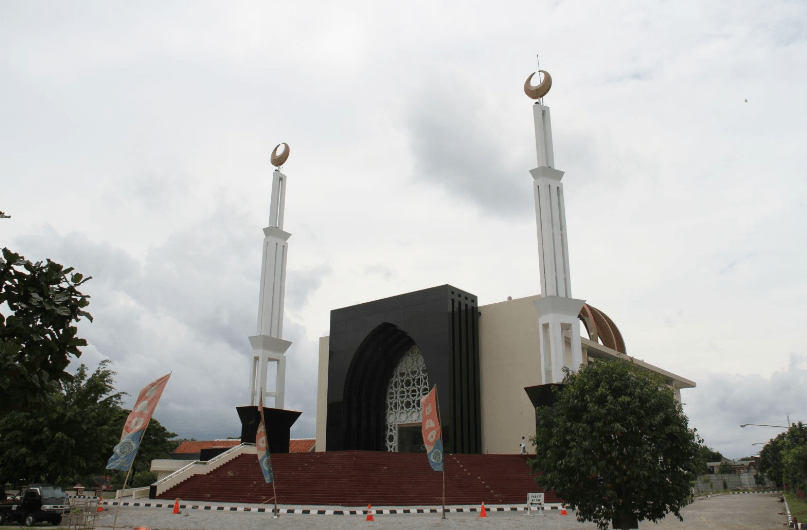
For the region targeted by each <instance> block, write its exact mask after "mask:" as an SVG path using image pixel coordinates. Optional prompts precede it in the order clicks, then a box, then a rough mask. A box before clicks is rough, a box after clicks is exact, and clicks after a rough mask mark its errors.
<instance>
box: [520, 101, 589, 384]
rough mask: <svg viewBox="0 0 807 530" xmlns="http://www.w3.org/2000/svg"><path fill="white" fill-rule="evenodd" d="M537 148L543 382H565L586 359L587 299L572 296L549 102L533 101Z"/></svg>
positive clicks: (535, 186) (535, 185) (538, 306)
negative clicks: (583, 321) (583, 320)
mask: <svg viewBox="0 0 807 530" xmlns="http://www.w3.org/2000/svg"><path fill="white" fill-rule="evenodd" d="M533 118H534V123H535V151H536V158H537V160H538V167H536V168H535V169H533V170H531V171H530V174H531V175H532V177H533V180H534V183H533V191H534V195H535V219H536V222H537V229H538V268H539V274H540V280H541V298H540V299H538V300H536V301H535V308H536V309H537V310H538V323H539V326H540V329H539V341H540V344H541V384H549V383H560V382H561V381H562V380H563V375H564V374H563V369H564V368H568V369H570V370H578V369H579V368H580V365H581V364H583V351H582V343H581V341H580V322H579V320H578V319H577V315H578V314H579V313H580V310H581V309H582V307H583V304H584V303H585V300H576V299H574V298H572V297H571V296H572V281H571V275H570V272H569V245H568V241H567V232H566V207H565V205H564V196H563V183H562V182H561V179H562V178H563V171H559V170H557V169H555V155H554V151H553V146H552V123H551V120H550V116H549V107H545V106H544V105H540V104H535V105H533ZM567 331H568V333H569V339H570V350H571V351H570V354H569V355H567V353H566V338H565V332H567Z"/></svg>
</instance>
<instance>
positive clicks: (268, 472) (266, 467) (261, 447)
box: [255, 393, 275, 483]
mask: <svg viewBox="0 0 807 530" xmlns="http://www.w3.org/2000/svg"><path fill="white" fill-rule="evenodd" d="M258 410H260V413H261V423H260V425H258V432H257V433H255V447H256V448H257V449H258V464H259V465H260V466H261V471H262V472H263V479H264V480H265V481H266V482H267V483H268V482H272V481H273V480H274V479H275V474H274V472H273V471H272V460H271V459H270V458H269V440H268V439H267V438H266V422H265V421H264V419H263V393H261V399H260V404H259V405H258Z"/></svg>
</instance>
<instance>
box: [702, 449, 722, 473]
mask: <svg viewBox="0 0 807 530" xmlns="http://www.w3.org/2000/svg"><path fill="white" fill-rule="evenodd" d="M722 461H723V455H722V454H720V451H715V450H714V449H712V448H711V447H706V446H705V445H701V446H700V447H699V448H698V474H699V475H706V474H707V473H711V472H712V469H711V468H710V467H709V466H707V465H706V464H708V463H709V462H722Z"/></svg>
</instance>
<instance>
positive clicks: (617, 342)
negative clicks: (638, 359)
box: [577, 304, 627, 353]
mask: <svg viewBox="0 0 807 530" xmlns="http://www.w3.org/2000/svg"><path fill="white" fill-rule="evenodd" d="M577 318H579V319H580V320H582V321H583V325H584V326H585V327H586V332H587V333H588V338H589V339H591V340H593V341H594V342H599V343H600V344H602V345H603V346H605V347H607V348H611V349H612V350H616V351H618V352H620V353H627V352H626V351H625V341H624V340H623V339H622V334H621V333H620V332H619V328H617V327H616V324H614V321H613V320H611V319H610V318H609V317H608V315H606V314H605V313H603V312H602V311H600V310H599V309H597V308H596V307H594V306H592V305H590V304H584V305H583V309H581V310H580V314H579V315H578V316H577Z"/></svg>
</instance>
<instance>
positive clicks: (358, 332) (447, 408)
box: [326, 285, 482, 454]
mask: <svg viewBox="0 0 807 530" xmlns="http://www.w3.org/2000/svg"><path fill="white" fill-rule="evenodd" d="M413 345H417V346H418V349H419V350H420V353H421V355H423V360H424V362H425V364H426V371H427V372H428V375H429V385H430V386H434V385H435V384H437V395H438V400H439V403H440V411H441V415H442V427H443V448H444V451H446V452H448V453H470V454H475V453H480V452H481V449H482V428H481V427H482V426H481V408H480V395H479V393H480V392H479V389H480V385H479V311H478V309H477V299H476V296H475V295H473V294H471V293H468V292H466V291H462V290H460V289H457V288H456V287H452V286H450V285H442V286H439V287H432V288H431V289H424V290H422V291H415V292H412V293H407V294H402V295H399V296H394V297H391V298H385V299H383V300H376V301H374V302H368V303H365V304H359V305H355V306H352V307H345V308H342V309H335V310H333V311H331V334H330V348H329V350H330V351H329V361H328V417H327V427H326V450H327V451H347V450H365V451H383V450H385V446H384V435H385V407H386V394H387V385H388V383H389V379H390V376H391V375H392V372H393V370H394V369H395V366H396V365H397V364H398V361H399V360H400V359H401V357H402V356H403V355H404V354H405V353H406V352H407V351H408V350H409V348H411V347H412V346H413Z"/></svg>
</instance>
